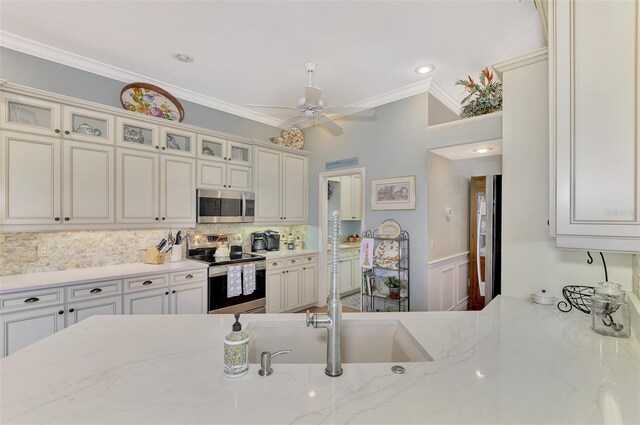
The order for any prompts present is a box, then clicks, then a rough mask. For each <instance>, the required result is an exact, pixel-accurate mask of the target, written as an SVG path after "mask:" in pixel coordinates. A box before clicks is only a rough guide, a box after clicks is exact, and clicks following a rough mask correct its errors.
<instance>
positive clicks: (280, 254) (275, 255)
mask: <svg viewBox="0 0 640 425" xmlns="http://www.w3.org/2000/svg"><path fill="white" fill-rule="evenodd" d="M319 252H320V251H318V250H317V249H316V250H314V249H297V250H296V249H288V250H286V251H285V250H282V251H269V252H249V254H256V255H260V256H262V257H265V258H266V259H267V260H277V259H280V258H290V257H299V256H302V255H312V254H318V253H319Z"/></svg>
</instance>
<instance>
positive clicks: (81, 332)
mask: <svg viewBox="0 0 640 425" xmlns="http://www.w3.org/2000/svg"><path fill="white" fill-rule="evenodd" d="M343 317H344V321H345V322H346V321H350V320H371V319H377V320H380V319H384V320H393V319H398V320H400V321H401V322H402V323H403V324H404V326H405V327H406V328H407V329H408V330H409V331H410V332H411V333H412V334H413V336H414V337H415V339H416V340H417V341H418V342H419V343H420V344H422V346H423V347H424V348H425V349H426V350H427V351H428V352H429V354H430V355H431V356H432V357H433V358H434V361H432V362H425V363H403V365H404V366H405V367H406V373H405V374H404V375H396V374H394V373H392V372H391V370H390V366H391V365H392V363H371V364H344V365H343V367H344V375H342V376H341V377H338V378H330V377H328V376H326V375H325V374H324V365H323V364H278V361H279V360H281V359H282V358H283V357H285V356H281V357H278V358H277V359H274V365H273V369H274V373H273V375H271V376H269V377H266V378H265V377H261V376H259V375H258V369H259V366H258V365H251V367H250V370H249V373H248V374H247V375H245V376H244V377H241V378H227V377H225V376H224V375H223V373H222V370H223V365H222V357H223V338H224V335H225V334H227V333H228V332H229V331H230V329H231V324H232V322H233V317H232V316H231V315H197V316H187V315H185V316H93V317H90V318H88V319H86V320H84V321H82V322H80V323H78V324H76V325H73V326H71V327H69V328H67V329H64V330H62V331H60V332H58V333H56V334H54V335H52V336H51V337H48V338H45V339H44V340H42V341H39V342H37V343H35V344H33V345H31V346H29V347H26V348H25V349H23V350H21V351H18V352H16V353H14V354H12V355H10V356H8V357H6V358H4V359H0V422H1V423H3V424H14V423H31V424H35V423H47V424H89V423H91V424H106V423H109V424H160V423H162V424H170V423H181V424H183V423H193V424H200V423H207V424H214V423H216V424H285V423H287V424H347V423H348V424H367V423H371V424H374V423H375V424H403V423H420V424H424V423H430V424H441V423H448V424H498V423H499V424H521V423H528V424H587V423H588V424H601V423H625V424H638V423H640V403H639V402H638V401H639V400H640V344H639V343H638V341H637V340H636V339H635V336H632V338H630V339H617V338H612V337H604V336H601V335H598V334H595V333H594V332H592V331H591V329H590V328H589V323H590V320H589V319H590V318H589V316H588V315H586V314H583V313H580V312H578V311H575V310H574V311H572V312H570V313H561V312H559V311H558V309H557V308H555V307H547V306H540V305H534V304H532V303H531V302H529V301H527V300H523V299H518V298H506V297H498V298H497V299H496V300H494V301H493V302H492V303H491V304H490V305H489V306H488V307H487V308H485V310H483V311H481V312H428V313H427V312H412V313H386V314H376V313H366V314H365V313H350V314H345V315H344V316H343ZM273 320H276V321H285V322H286V321H292V320H294V321H304V315H302V314H280V315H247V316H244V317H243V318H242V320H241V321H242V322H243V324H244V325H245V326H244V328H246V324H247V323H248V322H250V321H273ZM308 331H309V332H310V333H314V332H317V333H319V332H324V331H323V330H321V329H308ZM282 348H286V347H282ZM371 349H372V350H375V347H371Z"/></svg>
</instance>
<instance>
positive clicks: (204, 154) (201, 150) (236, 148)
mask: <svg viewBox="0 0 640 425" xmlns="http://www.w3.org/2000/svg"><path fill="white" fill-rule="evenodd" d="M251 154H252V146H251V145H247V144H244V143H240V142H235V141H232V140H225V139H220V138H218V137H214V136H208V135H204V134H198V158H200V159H206V160H209V161H218V162H226V163H229V164H237V165H244V166H250V165H251V163H252V155H251Z"/></svg>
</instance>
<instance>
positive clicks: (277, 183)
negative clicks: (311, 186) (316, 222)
mask: <svg viewBox="0 0 640 425" xmlns="http://www.w3.org/2000/svg"><path fill="white" fill-rule="evenodd" d="M255 151H256V163H255V167H254V169H255V178H254V182H255V190H256V222H264V223H266V222H270V223H278V222H280V223H281V222H287V223H305V222H306V221H307V198H308V194H307V158H306V157H304V156H302V155H296V154H292V153H288V152H279V151H275V150H272V149H267V148H262V147H256V148H255Z"/></svg>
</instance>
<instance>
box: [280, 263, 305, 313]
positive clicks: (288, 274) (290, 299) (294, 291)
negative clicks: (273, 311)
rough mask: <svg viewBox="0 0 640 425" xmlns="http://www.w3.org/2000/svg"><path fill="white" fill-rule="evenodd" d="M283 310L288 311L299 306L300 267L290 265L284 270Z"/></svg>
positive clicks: (300, 294)
mask: <svg viewBox="0 0 640 425" xmlns="http://www.w3.org/2000/svg"><path fill="white" fill-rule="evenodd" d="M284 276H285V285H284V310H285V311H290V310H293V309H294V308H296V307H299V306H300V300H301V296H302V293H301V289H302V288H301V286H300V285H301V283H302V267H300V266H298V267H290V268H288V269H286V270H285V274H284Z"/></svg>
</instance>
